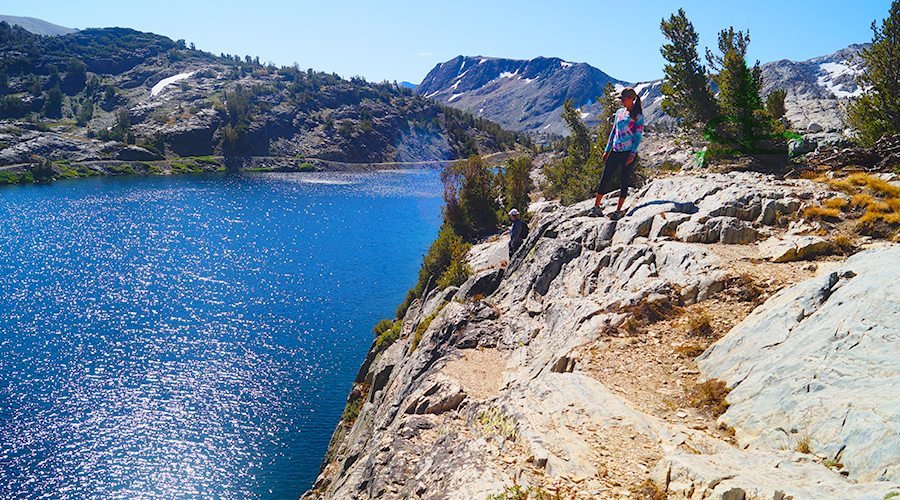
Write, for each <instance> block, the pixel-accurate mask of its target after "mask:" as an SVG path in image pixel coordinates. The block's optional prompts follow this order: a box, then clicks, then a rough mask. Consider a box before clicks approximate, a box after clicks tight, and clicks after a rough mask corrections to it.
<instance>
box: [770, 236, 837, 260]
mask: <svg viewBox="0 0 900 500" xmlns="http://www.w3.org/2000/svg"><path fill="white" fill-rule="evenodd" d="M831 246H832V245H831V243H829V242H828V241H827V240H825V239H824V238H820V237H818V236H809V235H807V236H801V235H783V236H780V237H775V236H773V237H771V238H769V239H767V240H765V241H762V242H760V244H759V253H760V255H761V256H762V257H764V258H766V259H769V260H770V261H772V262H791V261H795V260H806V259H811V258H813V257H816V256H818V255H823V254H826V253H828V252H829V251H830V249H831Z"/></svg>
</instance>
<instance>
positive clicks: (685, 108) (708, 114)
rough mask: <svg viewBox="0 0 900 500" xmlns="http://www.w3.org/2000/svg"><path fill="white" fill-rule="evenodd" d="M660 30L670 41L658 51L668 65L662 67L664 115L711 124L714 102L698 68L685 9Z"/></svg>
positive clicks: (694, 36)
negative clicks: (663, 74) (708, 121)
mask: <svg viewBox="0 0 900 500" xmlns="http://www.w3.org/2000/svg"><path fill="white" fill-rule="evenodd" d="M660 30H662V32H663V34H664V35H665V36H666V38H668V39H669V40H670V41H671V43H668V44H665V45H663V46H662V48H661V49H660V52H661V53H662V55H663V57H664V58H665V59H666V61H669V63H668V64H666V65H665V66H664V67H663V71H664V72H665V75H666V76H665V81H664V82H663V84H662V87H661V91H662V93H663V95H664V96H665V97H664V98H663V101H662V109H663V111H665V112H666V113H667V114H668V115H669V116H673V117H676V118H683V119H685V120H686V121H687V122H688V123H696V122H702V121H707V120H711V119H712V118H714V117H715V113H716V107H715V100H714V99H713V95H712V92H711V91H710V89H709V84H708V77H707V71H706V68H705V67H704V66H703V65H702V64H700V56H699V55H698V54H697V42H698V40H699V38H698V36H697V32H696V31H694V26H693V25H692V24H691V23H690V21H688V19H687V16H686V15H685V13H684V9H678V14H677V15H676V14H673V15H672V16H671V17H669V20H668V21H666V20H665V19H663V20H662V22H661V23H660Z"/></svg>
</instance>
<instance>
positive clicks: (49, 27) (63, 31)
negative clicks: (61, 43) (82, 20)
mask: <svg viewBox="0 0 900 500" xmlns="http://www.w3.org/2000/svg"><path fill="white" fill-rule="evenodd" d="M0 21H6V22H7V23H9V24H10V25H11V26H20V27H22V28H23V29H25V30H26V31H28V32H30V33H34V34H35V35H44V36H62V35H68V34H69V33H76V32H77V31H78V30H76V29H72V28H66V27H64V26H59V25H56V24H53V23H48V22H47V21H44V20H42V19H38V18H36V17H19V16H4V15H0Z"/></svg>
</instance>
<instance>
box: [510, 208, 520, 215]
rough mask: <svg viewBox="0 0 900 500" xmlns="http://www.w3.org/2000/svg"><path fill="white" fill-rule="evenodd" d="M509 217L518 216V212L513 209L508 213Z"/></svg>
mask: <svg viewBox="0 0 900 500" xmlns="http://www.w3.org/2000/svg"><path fill="white" fill-rule="evenodd" d="M509 215H519V211H518V210H516V209H515V208H514V209H512V210H510V211H509Z"/></svg>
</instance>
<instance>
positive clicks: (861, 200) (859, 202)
mask: <svg viewBox="0 0 900 500" xmlns="http://www.w3.org/2000/svg"><path fill="white" fill-rule="evenodd" d="M874 202H875V198H872V195H869V194H866V193H858V194H855V195H853V197H852V198H850V206H851V207H853V208H865V207H868V206H869V204H871V203H874Z"/></svg>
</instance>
